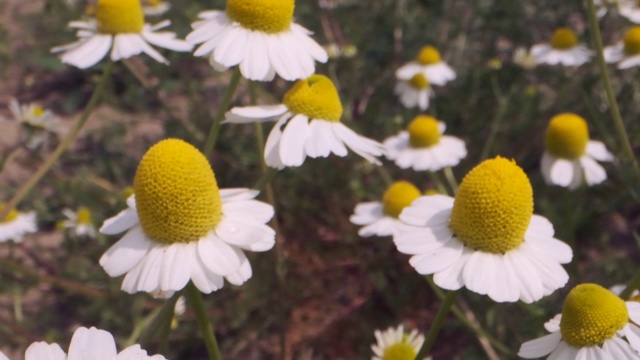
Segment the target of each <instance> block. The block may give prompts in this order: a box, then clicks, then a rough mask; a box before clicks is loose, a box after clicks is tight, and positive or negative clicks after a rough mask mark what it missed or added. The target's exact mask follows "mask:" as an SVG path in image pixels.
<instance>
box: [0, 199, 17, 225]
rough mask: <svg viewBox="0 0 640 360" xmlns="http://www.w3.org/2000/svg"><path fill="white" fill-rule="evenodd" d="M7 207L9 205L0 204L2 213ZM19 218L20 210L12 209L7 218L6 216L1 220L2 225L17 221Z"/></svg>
mask: <svg viewBox="0 0 640 360" xmlns="http://www.w3.org/2000/svg"><path fill="white" fill-rule="evenodd" d="M6 206H7V204H5V203H0V211H3V210H4V208H5V207H6ZM17 217H18V210H16V209H11V211H9V213H8V214H7V216H5V217H4V219H2V220H0V223H8V222H11V221H13V220H15V219H16V218H17Z"/></svg>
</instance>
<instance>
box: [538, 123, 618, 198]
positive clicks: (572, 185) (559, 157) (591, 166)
mask: <svg viewBox="0 0 640 360" xmlns="http://www.w3.org/2000/svg"><path fill="white" fill-rule="evenodd" d="M544 148H545V152H544V154H543V155H542V161H541V163H540V167H541V171H542V176H543V177H544V180H545V181H546V182H547V184H553V185H559V186H562V187H568V188H569V189H570V190H574V189H577V188H578V187H579V186H580V185H581V184H582V183H586V184H587V185H589V186H592V185H596V184H599V183H601V182H603V181H605V180H606V179H607V173H606V172H605V171H604V169H603V168H602V166H600V164H598V163H597V162H596V160H598V161H613V159H614V158H613V155H612V154H611V153H610V152H609V151H607V148H606V147H605V146H604V144H603V143H602V142H600V141H594V140H589V129H588V128H587V122H586V121H584V119H583V118H582V117H580V116H578V115H576V114H572V113H564V114H559V115H556V116H554V117H553V118H552V119H551V121H549V125H548V127H547V131H546V133H545V138H544Z"/></svg>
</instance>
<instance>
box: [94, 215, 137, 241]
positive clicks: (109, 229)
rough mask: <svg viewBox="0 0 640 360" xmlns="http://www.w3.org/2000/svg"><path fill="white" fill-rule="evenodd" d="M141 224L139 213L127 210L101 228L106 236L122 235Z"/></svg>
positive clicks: (107, 221) (106, 221)
mask: <svg viewBox="0 0 640 360" xmlns="http://www.w3.org/2000/svg"><path fill="white" fill-rule="evenodd" d="M139 222H140V220H139V219H138V213H136V211H135V210H133V209H125V210H122V211H121V212H120V213H118V215H116V216H114V217H112V218H110V219H107V220H105V221H104V223H103V224H102V227H101V228H100V232H101V233H103V234H105V235H116V234H120V233H121V232H123V231H126V230H128V229H129V228H131V227H133V226H134V225H137V224H138V223H139Z"/></svg>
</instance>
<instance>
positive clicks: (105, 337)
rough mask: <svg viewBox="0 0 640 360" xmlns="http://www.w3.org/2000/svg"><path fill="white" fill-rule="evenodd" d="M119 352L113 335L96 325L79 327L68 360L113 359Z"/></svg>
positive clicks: (70, 346)
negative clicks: (95, 326) (88, 327)
mask: <svg viewBox="0 0 640 360" xmlns="http://www.w3.org/2000/svg"><path fill="white" fill-rule="evenodd" d="M117 354H118V352H117V350H116V343H115V340H114V339H113V335H111V334H110V333H109V332H107V331H104V330H99V329H96V328H94V327H92V328H90V329H87V328H84V327H81V328H78V330H76V331H75V332H74V333H73V337H72V338H71V344H70V345H69V355H68V357H67V359H68V360H85V359H93V360H112V359H113V358H115V357H116V355H117Z"/></svg>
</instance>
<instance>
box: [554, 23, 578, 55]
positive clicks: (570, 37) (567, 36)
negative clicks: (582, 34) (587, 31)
mask: <svg viewBox="0 0 640 360" xmlns="http://www.w3.org/2000/svg"><path fill="white" fill-rule="evenodd" d="M550 43H551V47H553V48H554V49H559V50H566V49H571V48H572V47H574V46H576V45H578V37H577V36H576V33H575V32H573V30H571V29H569V28H566V27H562V28H559V29H557V30H556V31H555V32H554V33H553V36H552V37H551V41H550Z"/></svg>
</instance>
